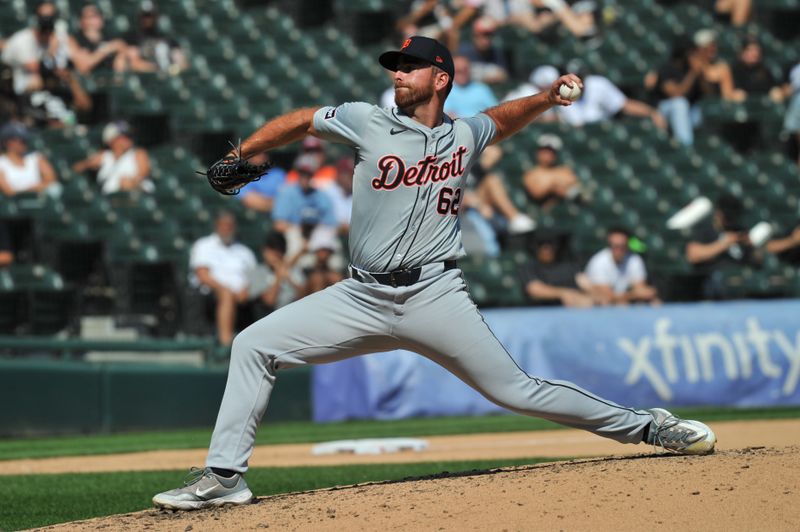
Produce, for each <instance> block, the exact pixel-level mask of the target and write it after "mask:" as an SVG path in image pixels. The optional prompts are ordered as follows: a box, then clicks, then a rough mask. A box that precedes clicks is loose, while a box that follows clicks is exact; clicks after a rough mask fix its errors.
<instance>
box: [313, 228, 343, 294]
mask: <svg viewBox="0 0 800 532" xmlns="http://www.w3.org/2000/svg"><path fill="white" fill-rule="evenodd" d="M308 247H309V250H310V251H311V253H313V254H314V260H315V262H314V264H313V266H311V268H309V270H308V272H307V273H306V279H307V281H306V287H305V295H308V294H313V293H314V292H319V291H320V290H324V289H325V288H327V287H329V286H331V285H333V284H336V283H338V282H339V281H341V280H342V279H343V278H344V276H343V275H342V273H341V272H340V271H339V270H338V269H337V268H336V266H334V262H335V261H334V254H335V253H336V249H337V248H338V247H339V243H338V241H337V240H336V236H335V233H333V232H331V231H319V232H317V233H316V234H314V236H312V237H311V241H310V242H309V246H308Z"/></svg>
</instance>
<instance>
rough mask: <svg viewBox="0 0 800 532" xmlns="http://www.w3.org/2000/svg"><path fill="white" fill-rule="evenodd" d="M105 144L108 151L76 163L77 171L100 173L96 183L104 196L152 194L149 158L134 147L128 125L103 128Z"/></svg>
mask: <svg viewBox="0 0 800 532" xmlns="http://www.w3.org/2000/svg"><path fill="white" fill-rule="evenodd" d="M103 144H105V145H106V147H107V149H105V150H102V151H99V152H97V153H95V154H93V155H91V156H89V157H88V158H86V159H84V160H82V161H79V162H77V163H75V164H74V165H73V166H72V169H73V170H74V171H75V172H85V171H86V170H93V171H97V182H98V183H99V184H100V189H101V191H102V192H103V194H114V193H117V192H131V191H134V190H140V191H142V192H153V190H154V189H155V187H154V186H153V182H152V181H150V179H148V176H149V175H150V156H149V155H148V154H147V150H145V149H144V148H138V147H136V146H135V145H134V142H133V139H132V138H131V132H130V126H129V125H128V123H127V122H123V121H118V122H111V123H109V124H107V125H106V127H105V128H103Z"/></svg>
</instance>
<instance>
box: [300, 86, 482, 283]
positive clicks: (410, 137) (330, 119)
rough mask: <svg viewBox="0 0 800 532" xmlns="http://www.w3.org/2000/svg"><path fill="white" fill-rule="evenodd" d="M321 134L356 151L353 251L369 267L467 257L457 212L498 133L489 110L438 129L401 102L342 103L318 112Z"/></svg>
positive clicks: (316, 121) (376, 268)
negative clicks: (400, 107) (417, 118)
mask: <svg viewBox="0 0 800 532" xmlns="http://www.w3.org/2000/svg"><path fill="white" fill-rule="evenodd" d="M314 128H315V129H316V131H317V132H318V133H319V136H320V137H322V138H325V139H327V140H330V141H333V142H343V143H346V144H349V145H350V146H353V147H354V148H355V149H356V150H357V153H356V165H355V173H354V176H353V213H352V216H351V225H350V251H351V256H352V262H353V265H354V266H356V267H358V268H360V269H362V270H366V271H371V272H388V271H392V270H399V269H403V268H411V267H416V266H422V265H423V264H430V263H432V262H438V261H443V260H446V259H456V258H458V257H461V256H463V255H464V250H463V247H462V245H461V233H460V227H459V219H458V210H459V207H460V205H461V199H462V196H463V187H464V181H465V179H466V177H467V175H468V174H469V170H470V167H471V166H472V164H473V163H474V162H476V161H477V160H478V156H479V155H480V153H481V152H482V151H483V149H484V148H485V147H486V146H487V145H488V144H489V142H490V141H491V140H492V138H494V135H495V131H496V127H495V124H494V121H493V120H492V119H491V118H489V117H488V116H486V115H485V114H479V115H477V116H475V117H472V118H463V119H460V120H455V121H454V120H451V119H450V118H449V117H447V116H445V118H444V122H443V123H442V124H441V125H440V126H438V127H435V128H433V129H430V128H427V127H425V126H423V125H422V124H420V123H419V122H416V121H414V120H412V119H411V118H409V117H407V116H405V115H403V114H402V113H401V111H399V110H398V109H397V108H396V107H394V108H380V107H377V106H375V105H371V104H368V103H362V102H356V103H345V104H342V105H340V106H338V107H323V108H322V109H320V110H319V111H317V113H316V114H315V115H314Z"/></svg>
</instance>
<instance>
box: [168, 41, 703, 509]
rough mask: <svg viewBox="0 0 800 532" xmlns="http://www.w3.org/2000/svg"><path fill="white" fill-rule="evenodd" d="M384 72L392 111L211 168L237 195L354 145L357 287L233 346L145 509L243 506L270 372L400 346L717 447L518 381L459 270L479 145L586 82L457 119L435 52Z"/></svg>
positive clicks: (506, 392) (525, 405)
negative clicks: (187, 457) (316, 153)
mask: <svg viewBox="0 0 800 532" xmlns="http://www.w3.org/2000/svg"><path fill="white" fill-rule="evenodd" d="M379 61H380V64H381V65H383V66H384V67H385V68H387V69H388V70H390V71H392V72H394V77H393V79H394V88H395V101H396V104H397V106H396V107H391V108H381V107H377V106H375V105H372V104H369V103H363V102H352V103H344V104H342V105H339V106H336V107H321V108H310V109H299V110H296V111H293V112H290V113H288V114H285V115H283V116H280V117H278V118H276V119H274V120H272V121H270V122H268V123H267V124H265V125H264V126H262V127H261V128H260V129H259V130H258V131H256V132H255V133H254V134H253V135H251V136H250V137H249V138H248V139H247V140H246V141H245V142H244V143H242V145H241V146H240V147H239V148H238V149H235V150H233V151H232V152H231V153H230V154H229V155H228V156H226V157H225V158H223V159H221V160H220V161H218V162H217V163H215V164H214V165H212V167H211V168H209V171H208V178H209V181H210V182H211V184H212V186H214V187H215V188H217V189H218V190H220V192H223V193H235V192H236V191H237V190H238V189H239V188H241V186H243V185H244V184H246V182H247V181H248V180H252V179H253V178H254V176H256V175H261V174H262V173H263V169H256V170H252V169H251V170H248V169H247V162H246V159H247V157H248V156H252V155H254V154H256V153H260V152H263V151H267V150H271V149H274V148H277V147H280V146H283V145H286V144H289V143H292V142H295V141H298V140H301V139H302V138H303V137H305V136H306V135H315V136H317V137H320V138H323V139H326V140H329V141H332V142H340V143H344V144H347V145H349V146H351V147H352V148H353V149H354V150H355V154H356V155H355V157H356V166H355V174H354V179H353V213H352V221H351V228H350V252H351V253H350V255H351V258H352V264H351V266H350V278H348V279H346V280H344V281H342V282H339V283H337V284H335V285H333V286H331V287H329V288H327V289H325V290H323V291H321V292H317V293H315V294H312V295H310V296H308V297H306V298H304V299H301V300H299V301H297V302H295V303H293V304H291V305H288V306H286V307H283V308H281V309H279V310H278V311H276V312H274V313H272V314H270V315H268V316H266V317H265V318H263V319H261V320H260V321H258V322H256V323H254V324H253V325H251V326H250V327H248V328H247V329H245V330H244V331H243V332H241V333H240V334H239V335H238V336H237V337H236V339H235V340H234V342H233V346H232V353H231V362H230V369H229V373H228V381H227V385H226V388H225V394H224V397H223V399H222V405H221V406H220V410H219V415H218V417H217V422H216V426H215V428H214V433H213V436H212V438H211V445H210V449H209V452H208V458H207V461H206V467H205V468H204V469H196V470H193V473H192V476H191V478H190V480H189V481H188V482H187V483H186V485H185V486H184V487H182V488H178V489H173V490H170V491H167V492H164V493H160V494H158V495H156V496H155V497H154V498H153V502H154V504H155V505H156V506H159V507H163V508H171V509H179V510H189V509H197V508H204V507H209V506H221V505H223V504H244V503H248V502H250V501H251V500H252V497H253V494H252V493H251V491H250V489H249V488H248V487H247V484H246V483H245V480H244V478H243V475H244V473H245V472H246V471H247V462H248V459H249V457H250V454H251V453H252V451H253V445H254V441H255V436H256V429H257V428H258V425H259V422H260V420H261V417H262V416H263V415H264V411H265V410H266V408H267V403H268V401H269V397H270V392H271V391H272V388H273V386H274V384H275V379H276V378H277V376H278V373H279V371H281V370H284V369H288V368H292V367H296V366H301V365H305V364H321V363H326V362H334V361H337V360H342V359H345V358H349V357H353V356H357V355H363V354H367V353H375V352H379V351H388V350H394V349H406V350H410V351H415V352H417V353H419V354H420V355H422V356H425V357H428V358H430V359H431V360H433V361H434V362H436V363H437V364H440V365H442V366H444V367H445V368H446V369H447V370H449V371H451V372H452V373H454V374H455V375H457V376H458V377H459V378H460V379H462V380H463V381H464V382H465V383H467V384H468V385H470V386H472V387H473V388H475V389H476V390H478V391H479V392H480V393H481V394H483V395H484V396H485V397H486V398H487V399H489V400H490V401H493V402H495V403H496V404H498V405H501V406H503V407H505V408H507V409H509V410H511V411H513V412H517V413H520V414H525V415H529V416H537V417H541V418H545V419H549V420H552V421H555V422H557V423H561V424H563V425H567V426H570V427H576V428H580V429H585V430H588V431H591V432H593V433H595V434H599V435H601V436H605V437H607V438H612V439H614V440H617V441H619V442H623V443H639V442H642V441H645V442H647V443H650V444H653V445H658V446H660V447H662V448H664V449H666V450H669V451H673V452H679V453H687V454H705V453H710V452H712V451H713V449H714V444H715V442H716V437H715V435H714V433H713V432H712V431H711V429H710V428H709V427H707V426H706V425H704V424H702V423H700V422H697V421H689V420H682V419H679V418H677V417H675V416H673V415H672V414H670V413H669V412H667V411H666V410H662V409H652V410H636V409H633V408H628V407H625V406H620V405H617V404H614V403H612V402H610V401H607V400H605V399H602V398H600V397H597V396H596V395H593V394H592V393H590V392H588V391H586V390H583V389H581V388H579V387H578V386H576V385H574V384H571V383H569V382H564V381H555V380H545V379H541V378H537V377H535V376H532V375H528V374H527V373H525V372H524V371H523V370H522V369H521V368H520V367H519V366H518V365H517V364H516V362H515V361H514V360H513V359H512V357H511V356H510V355H509V354H508V352H507V351H506V350H505V349H504V348H503V346H502V345H501V344H500V342H499V341H498V340H497V338H495V336H494V335H493V334H492V331H491V330H489V327H488V326H487V325H486V323H485V322H484V320H483V318H482V317H481V315H480V313H479V312H478V309H477V307H476V306H475V303H474V302H473V301H472V299H471V298H470V295H469V292H468V290H467V286H466V284H465V282H464V279H463V277H462V275H461V272H460V270H459V269H458V264H457V260H458V259H459V258H460V257H462V256H463V255H464V250H463V248H462V246H461V234H460V226H459V219H458V214H459V210H460V208H461V203H462V198H463V194H464V186H465V180H466V177H467V175H468V174H469V171H470V168H471V167H472V165H473V164H475V163H476V162H477V161H478V159H479V156H480V154H481V152H482V151H483V150H484V148H486V147H487V146H488V145H490V144H494V143H496V142H500V141H502V140H503V139H505V138H507V137H509V136H511V135H513V134H514V133H516V132H517V131H519V130H520V129H521V128H523V127H524V126H525V125H527V124H529V123H530V122H531V121H532V120H533V119H535V118H536V117H537V116H539V115H540V114H542V113H543V112H545V111H547V110H548V109H550V108H552V107H554V106H556V105H563V106H567V105H570V104H571V102H570V101H569V100H567V99H565V98H564V97H562V96H561V95H560V94H559V88H560V86H561V85H562V84H563V85H567V86H568V87H570V88H571V87H573V86H575V85H577V86H579V87H580V86H582V83H581V80H580V79H579V78H578V77H577V76H575V75H573V74H567V75H565V76H561V77H560V78H559V79H558V80H556V81H555V82H554V83H553V85H552V86H551V87H550V89H549V90H548V91H547V92H542V93H539V94H536V95H534V96H530V97H526V98H520V99H517V100H512V101H509V102H506V103H503V104H501V105H499V106H497V107H493V108H491V109H488V110H486V111H485V112H483V113H480V114H478V115H477V116H474V117H470V118H462V119H459V120H451V119H450V118H449V117H447V116H446V115H445V114H444V112H443V111H442V108H443V106H444V102H445V99H446V98H447V95H448V93H449V91H450V89H451V87H452V83H453V59H452V57H451V55H450V52H449V51H448V50H447V48H445V47H444V46H443V45H442V44H441V43H439V42H438V41H435V40H433V39H429V38H425V37H411V38H410V39H407V40H406V41H405V43H403V46H402V47H401V49H400V50H399V51H390V52H386V53H384V54H382V55H381V56H380V58H379ZM237 176H240V178H237ZM444 323H446V326H443V324H444ZM587 355H588V353H587Z"/></svg>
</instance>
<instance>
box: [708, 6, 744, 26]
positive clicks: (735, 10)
mask: <svg viewBox="0 0 800 532" xmlns="http://www.w3.org/2000/svg"><path fill="white" fill-rule="evenodd" d="M752 4H753V1H752V0H716V2H715V3H714V11H716V12H717V14H720V15H725V16H727V17H728V18H729V19H730V22H731V24H732V25H734V26H737V27H738V26H744V25H745V24H747V23H748V22H749V21H750V15H751V12H752V7H753V6H752Z"/></svg>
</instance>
